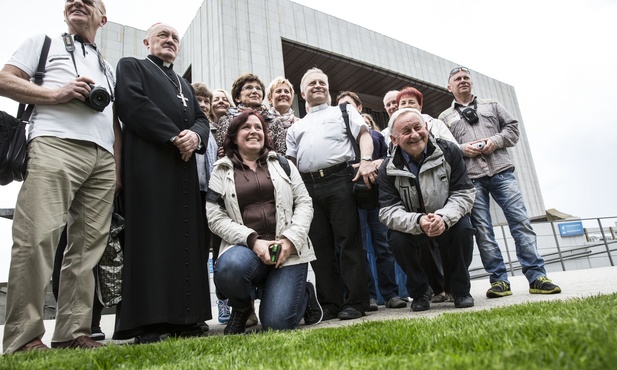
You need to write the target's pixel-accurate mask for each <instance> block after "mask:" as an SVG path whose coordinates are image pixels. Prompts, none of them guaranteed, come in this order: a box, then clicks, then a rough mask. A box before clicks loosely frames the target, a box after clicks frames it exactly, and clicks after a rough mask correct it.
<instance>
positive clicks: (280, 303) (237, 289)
mask: <svg viewBox="0 0 617 370" xmlns="http://www.w3.org/2000/svg"><path fill="white" fill-rule="evenodd" d="M307 273H308V263H300V264H297V265H291V266H285V267H281V268H274V266H273V265H266V264H265V263H263V262H261V260H260V259H259V257H257V255H256V254H255V253H254V252H253V251H252V250H250V249H249V248H247V247H245V246H241V245H237V246H234V247H231V248H230V249H228V250H226V251H225V253H223V254H221V255H220V256H219V258H218V259H217V260H216V263H215V265H214V283H215V284H216V287H217V288H218V289H219V290H220V291H221V293H222V294H223V295H224V296H225V297H227V298H228V299H229V305H230V306H231V307H233V308H240V309H244V308H248V307H250V306H251V301H252V299H253V298H252V296H251V292H252V291H254V289H255V288H258V295H259V297H260V299H261V303H260V304H259V318H260V320H261V324H262V326H263V328H264V330H268V329H273V330H286V329H294V328H296V327H297V326H298V324H299V323H300V320H302V317H303V316H304V312H305V311H306V307H307V306H308V301H309V293H308V290H307V289H306V277H307Z"/></svg>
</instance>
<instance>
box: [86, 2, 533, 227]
mask: <svg viewBox="0 0 617 370" xmlns="http://www.w3.org/2000/svg"><path fill="white" fill-rule="evenodd" d="M101 31H102V32H99V35H98V36H97V37H98V38H97V44H98V45H99V46H100V47H101V49H102V52H103V54H104V55H105V57H106V58H107V59H108V60H109V61H110V62H111V63H112V64H114V65H115V63H117V61H118V60H119V59H120V58H121V57H123V56H136V57H144V56H145V55H146V54H147V53H146V50H145V47H144V46H143V43H142V40H143V38H144V35H145V31H143V30H137V29H135V28H132V27H129V26H123V25H119V24H114V23H111V22H110V23H108V24H107V26H106V27H104V28H102V29H101ZM358 45H361V47H359V46H358ZM457 66H458V64H457V63H456V62H453V61H449V60H446V59H443V58H440V57H438V56H436V55H434V54H431V53H428V52H426V51H423V50H420V49H418V48H415V47H413V46H411V45H408V44H405V43H403V42H400V41H397V40H395V39H393V38H390V37H387V36H384V35H382V34H379V33H377V32H374V31H371V30H369V29H366V28H363V27H360V26H357V25H355V24H352V23H349V22H346V21H344V20H342V19H339V18H336V17H333V16H330V15H328V14H325V13H322V12H319V11H316V10H314V9H311V8H308V7H305V6H302V5H299V4H296V3H294V2H291V1H289V0H250V1H249V0H234V1H229V0H205V1H204V2H203V4H202V5H201V7H200V9H199V10H198V12H197V14H196V15H195V17H194V19H193V21H192V23H191V24H190V26H189V27H188V29H187V31H186V33H185V34H184V35H183V36H182V44H181V50H180V54H179V56H178V59H177V60H176V63H175V67H174V68H175V70H176V72H178V73H179V74H181V75H183V76H184V77H185V78H187V79H188V80H189V81H191V82H197V81H201V82H204V83H206V85H207V86H208V87H210V88H211V89H215V88H223V89H226V90H228V91H229V90H231V85H232V82H233V81H234V80H235V79H236V77H237V76H239V75H240V74H242V73H246V72H251V73H254V74H256V75H258V76H259V77H260V78H261V79H262V80H263V81H264V83H265V84H266V85H267V84H268V83H269V82H270V81H271V80H272V79H274V78H275V77H277V76H285V77H287V78H288V79H289V80H290V81H291V82H292V83H293V85H294V88H295V90H296V92H297V94H296V95H299V90H300V79H301V77H302V75H303V74H304V72H305V71H306V70H308V69H309V68H312V67H318V68H320V69H322V70H323V71H324V72H325V73H326V74H327V75H328V76H329V79H330V91H331V93H332V95H333V97H335V96H336V94H337V93H338V92H339V91H344V90H349V91H354V92H356V93H357V94H358V95H359V96H360V98H361V99H362V102H363V106H364V107H365V110H366V111H367V112H368V113H371V114H373V116H374V117H375V118H376V119H377V121H378V122H380V123H381V124H382V125H383V124H384V123H385V122H387V115H386V113H385V111H384V109H383V104H382V98H383V96H384V95H385V93H386V92H387V91H389V90H399V89H401V88H403V87H405V86H414V87H416V88H418V89H419V90H420V91H421V92H422V93H423V94H424V97H425V102H424V107H423V113H428V114H430V115H432V116H434V117H436V116H438V115H439V113H440V112H442V111H443V110H444V109H446V108H447V107H448V106H449V105H450V103H451V102H452V99H453V98H452V95H451V94H450V93H449V92H448V91H447V89H446V85H447V76H448V73H449V71H450V70H451V69H452V68H454V67H457ZM472 77H473V79H474V86H475V88H474V91H475V94H476V95H478V96H479V97H490V98H495V99H497V100H499V101H500V102H501V103H502V104H503V105H504V106H505V107H506V108H507V109H508V110H509V111H510V112H511V113H512V114H513V115H514V116H515V117H518V119H519V129H520V132H521V137H520V141H519V143H518V144H517V145H516V147H514V148H513V149H511V151H510V153H511V155H512V157H513V159H514V163H515V166H516V171H515V175H516V177H517V179H518V181H519V186H520V188H521V191H522V193H523V197H524V199H525V204H526V206H527V210H528V212H529V214H530V216H532V217H538V216H543V215H545V209H544V202H543V199H542V193H541V190H540V186H539V182H538V179H537V176H536V170H535V167H534V163H533V158H532V156H531V151H530V148H529V142H528V141H527V135H526V131H525V126H524V123H523V121H522V118H521V111H520V108H519V106H518V101H517V98H516V93H515V91H514V87H512V86H510V85H508V84H505V83H503V82H500V81H497V80H495V79H492V78H490V77H488V76H486V75H484V74H482V73H481V72H478V71H472ZM299 99H300V100H298V97H296V101H295V102H294V110H295V111H296V112H297V113H298V114H299V115H300V117H302V116H303V115H304V102H303V101H302V100H301V98H299ZM491 211H492V215H493V221H494V224H503V223H505V219H504V217H503V213H502V212H501V210H500V209H499V207H496V206H495V204H492V206H491Z"/></svg>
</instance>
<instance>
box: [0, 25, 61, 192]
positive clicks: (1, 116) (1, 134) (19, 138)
mask: <svg viewBox="0 0 617 370" xmlns="http://www.w3.org/2000/svg"><path fill="white" fill-rule="evenodd" d="M50 45H51V39H50V38H49V37H48V36H45V41H44V42H43V49H42V50H41V56H40V57H39V65H38V67H37V71H36V73H35V74H34V83H35V84H37V85H40V84H42V83H43V76H44V75H45V64H46V62H47V54H48V53H49V46H50ZM33 110H34V105H33V104H31V105H28V108H27V109H26V105H25V104H20V105H19V109H18V111H17V117H21V118H20V119H17V118H15V117H13V116H11V115H10V114H8V113H6V112H3V111H0V121H1V122H0V185H7V184H10V183H11V182H13V181H24V179H25V178H26V169H27V160H28V155H27V154H28V153H27V147H28V138H27V130H26V126H27V124H28V120H29V119H30V116H31V115H32V111H33Z"/></svg>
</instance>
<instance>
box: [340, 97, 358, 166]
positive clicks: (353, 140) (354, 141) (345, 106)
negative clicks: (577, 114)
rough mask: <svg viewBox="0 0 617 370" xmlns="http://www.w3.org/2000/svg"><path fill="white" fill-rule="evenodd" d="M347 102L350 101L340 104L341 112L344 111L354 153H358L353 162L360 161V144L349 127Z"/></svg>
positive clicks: (344, 118)
mask: <svg viewBox="0 0 617 370" xmlns="http://www.w3.org/2000/svg"><path fill="white" fill-rule="evenodd" d="M347 104H349V103H343V104H341V105H339V108H341V113H343V120H345V130H346V131H347V135H348V136H349V140H350V141H351V146H352V147H353V151H354V154H355V155H356V159H355V160H354V162H353V163H358V162H360V146H359V145H358V142H357V141H356V138H355V137H353V135H352V134H351V129H350V128H349V113H347Z"/></svg>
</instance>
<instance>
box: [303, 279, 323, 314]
mask: <svg viewBox="0 0 617 370" xmlns="http://www.w3.org/2000/svg"><path fill="white" fill-rule="evenodd" d="M306 290H308V293H309V301H308V305H307V306H306V311H304V325H316V324H319V323H320V322H321V319H322V318H323V310H322V309H321V305H320V304H319V301H318V300H317V293H316V292H315V287H314V286H313V284H312V283H311V282H309V281H307V282H306Z"/></svg>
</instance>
